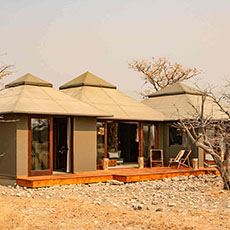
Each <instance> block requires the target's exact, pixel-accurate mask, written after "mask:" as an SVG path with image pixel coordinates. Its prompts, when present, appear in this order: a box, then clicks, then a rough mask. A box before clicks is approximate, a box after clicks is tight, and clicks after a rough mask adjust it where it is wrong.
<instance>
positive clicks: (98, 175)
mask: <svg viewBox="0 0 230 230" xmlns="http://www.w3.org/2000/svg"><path fill="white" fill-rule="evenodd" d="M216 173H217V171H216V169H214V168H202V169H198V170H193V169H187V168H186V169H173V168H166V167H164V168H162V167H154V168H144V169H138V168H133V169H130V168H129V169H111V170H106V171H105V170H97V171H95V172H81V173H76V174H54V175H50V176H32V177H27V176H22V177H18V178H17V179H16V183H17V184H18V185H20V186H25V187H30V188H38V187H47V186H54V185H66V184H88V183H97V182H106V181H109V180H118V181H122V182H137V181H147V180H159V179H163V178H172V177H176V176H190V175H194V176H198V175H201V174H216Z"/></svg>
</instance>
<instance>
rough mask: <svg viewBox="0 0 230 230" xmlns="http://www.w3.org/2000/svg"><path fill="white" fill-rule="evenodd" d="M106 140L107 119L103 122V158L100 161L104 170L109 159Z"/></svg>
mask: <svg viewBox="0 0 230 230" xmlns="http://www.w3.org/2000/svg"><path fill="white" fill-rule="evenodd" d="M107 140H108V124H107V121H105V123H104V158H103V162H102V168H103V169H104V170H107V169H108V166H109V159H108V157H107V145H108V143H107Z"/></svg>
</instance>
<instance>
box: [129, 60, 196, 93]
mask: <svg viewBox="0 0 230 230" xmlns="http://www.w3.org/2000/svg"><path fill="white" fill-rule="evenodd" d="M129 68H131V69H133V70H134V71H137V72H139V73H141V75H142V77H143V79H144V83H145V84H147V83H150V84H151V85H152V86H153V90H154V91H159V90H160V89H163V88H165V87H166V86H168V85H173V84H174V83H176V82H179V81H184V80H188V79H190V78H192V77H195V76H197V75H198V74H199V73H200V71H199V70H197V69H196V68H185V67H183V66H182V65H180V64H178V63H171V62H170V61H169V60H168V59H166V58H158V59H155V58H153V59H152V60H134V61H132V62H130V63H129Z"/></svg>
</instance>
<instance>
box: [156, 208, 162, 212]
mask: <svg viewBox="0 0 230 230" xmlns="http://www.w3.org/2000/svg"><path fill="white" fill-rule="evenodd" d="M155 211H156V212H162V211H163V208H157V209H156V210H155Z"/></svg>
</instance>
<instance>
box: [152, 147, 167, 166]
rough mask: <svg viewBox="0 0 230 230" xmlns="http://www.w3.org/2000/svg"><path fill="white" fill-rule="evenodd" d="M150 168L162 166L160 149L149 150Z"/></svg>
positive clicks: (161, 151) (162, 160)
mask: <svg viewBox="0 0 230 230" xmlns="http://www.w3.org/2000/svg"><path fill="white" fill-rule="evenodd" d="M149 158H150V168H152V167H153V166H154V165H159V164H160V166H161V167H163V166H164V159H163V150H162V149H150V154H149Z"/></svg>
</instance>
